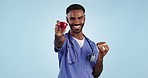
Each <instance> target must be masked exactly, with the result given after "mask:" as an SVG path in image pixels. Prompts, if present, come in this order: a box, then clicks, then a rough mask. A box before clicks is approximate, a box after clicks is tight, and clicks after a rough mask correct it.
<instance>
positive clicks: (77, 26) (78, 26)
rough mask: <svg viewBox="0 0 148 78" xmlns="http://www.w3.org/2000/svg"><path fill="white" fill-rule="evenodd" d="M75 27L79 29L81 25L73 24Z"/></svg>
mask: <svg viewBox="0 0 148 78" xmlns="http://www.w3.org/2000/svg"><path fill="white" fill-rule="evenodd" d="M73 28H75V29H79V28H81V25H75V26H73Z"/></svg>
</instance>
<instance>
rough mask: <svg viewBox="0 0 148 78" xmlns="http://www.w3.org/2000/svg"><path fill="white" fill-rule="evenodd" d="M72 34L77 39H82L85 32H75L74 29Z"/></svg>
mask: <svg viewBox="0 0 148 78" xmlns="http://www.w3.org/2000/svg"><path fill="white" fill-rule="evenodd" d="M70 35H71V36H73V37H75V38H76V39H79V40H82V39H83V38H84V35H83V32H82V31H81V32H79V33H74V32H72V31H70Z"/></svg>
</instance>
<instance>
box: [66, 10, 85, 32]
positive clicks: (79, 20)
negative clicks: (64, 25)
mask: <svg viewBox="0 0 148 78" xmlns="http://www.w3.org/2000/svg"><path fill="white" fill-rule="evenodd" d="M66 19H67V22H68V23H69V26H70V28H71V30H72V32H74V33H80V32H81V31H82V28H83V26H84V23H85V15H84V13H83V11H82V10H71V11H69V13H68V14H67V17H66Z"/></svg>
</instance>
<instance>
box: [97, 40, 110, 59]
mask: <svg viewBox="0 0 148 78" xmlns="http://www.w3.org/2000/svg"><path fill="white" fill-rule="evenodd" d="M97 46H98V49H99V51H100V54H99V55H101V57H104V56H105V55H106V54H107V52H108V51H109V47H108V45H107V44H106V42H98V43H97Z"/></svg>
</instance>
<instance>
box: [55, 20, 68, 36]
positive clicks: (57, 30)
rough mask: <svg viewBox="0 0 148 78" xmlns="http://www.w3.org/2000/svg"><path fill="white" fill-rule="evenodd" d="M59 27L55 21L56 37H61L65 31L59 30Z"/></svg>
mask: <svg viewBox="0 0 148 78" xmlns="http://www.w3.org/2000/svg"><path fill="white" fill-rule="evenodd" d="M59 25H60V21H59V20H57V24H56V25H55V35H56V36H62V35H63V33H64V32H65V31H66V29H61V28H60V27H59Z"/></svg>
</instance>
